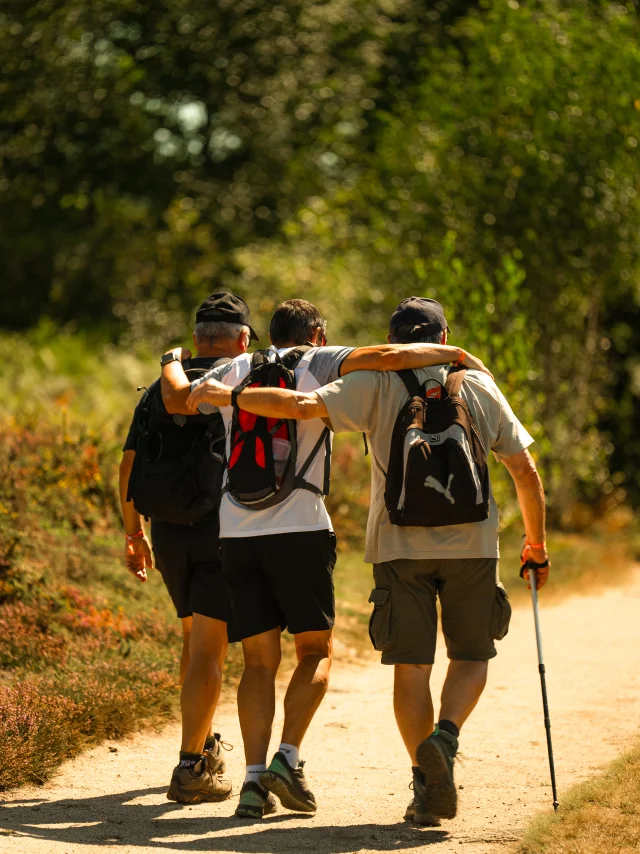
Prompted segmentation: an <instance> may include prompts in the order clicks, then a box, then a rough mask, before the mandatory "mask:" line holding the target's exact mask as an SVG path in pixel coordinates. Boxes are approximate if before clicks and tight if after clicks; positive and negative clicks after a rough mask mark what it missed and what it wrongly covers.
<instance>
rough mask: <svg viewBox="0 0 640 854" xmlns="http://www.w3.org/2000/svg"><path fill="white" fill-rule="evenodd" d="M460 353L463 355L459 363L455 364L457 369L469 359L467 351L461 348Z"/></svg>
mask: <svg viewBox="0 0 640 854" xmlns="http://www.w3.org/2000/svg"><path fill="white" fill-rule="evenodd" d="M460 352H461V353H462V355H461V356H460V358H459V359H458V360H457V361H455V362H453V366H454V367H456V368H457V367H458V365H461V364H462V363H463V362H464V360H465V359H466V358H467V352H466V350H463V349H462V347H460Z"/></svg>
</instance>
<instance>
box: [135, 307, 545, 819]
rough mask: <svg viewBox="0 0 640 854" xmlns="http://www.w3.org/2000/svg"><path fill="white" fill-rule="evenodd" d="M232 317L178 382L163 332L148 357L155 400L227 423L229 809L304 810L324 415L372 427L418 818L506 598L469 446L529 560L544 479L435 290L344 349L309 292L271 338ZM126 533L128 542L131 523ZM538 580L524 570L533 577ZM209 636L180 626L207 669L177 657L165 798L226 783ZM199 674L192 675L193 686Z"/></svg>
mask: <svg viewBox="0 0 640 854" xmlns="http://www.w3.org/2000/svg"><path fill="white" fill-rule="evenodd" d="M237 300H238V298H237V297H233V295H229V294H217V295H214V296H213V297H211V298H210V300H209V301H207V303H208V304H209V306H210V308H212V309H215V308H216V307H217V309H218V311H220V310H221V308H223V309H224V310H225V311H228V310H229V306H231V305H232V304H233V305H236V306H237V303H236V302H234V301H237ZM240 302H241V301H240ZM242 305H244V304H242ZM225 306H226V308H225ZM245 309H246V306H244V309H243V310H242V311H243V312H244V310H245ZM241 315H242V316H241V319H244V320H245V321H246V322H245V323H244V324H240V331H239V332H238V330H237V329H236V332H238V334H237V335H236V336H235V337H234V336H233V335H232V336H230V338H229V339H228V343H227V345H226V347H225V352H224V353H222V351H221V350H220V349H219V350H218V351H217V352H216V353H215V355H216V356H218V355H225V356H227V357H231V356H235V358H233V359H232V361H229V362H227V363H225V364H221V365H218V366H212V369H211V370H209V371H208V372H207V373H206V374H205V375H204V376H201V377H200V378H196V379H195V380H194V379H193V378H192V377H190V376H189V375H188V373H185V370H184V366H183V362H184V358H185V355H186V354H185V353H184V352H183V351H181V350H180V348H176V349H175V350H172V351H169V353H168V354H166V355H165V356H164V357H163V367H162V379H161V392H162V399H163V402H164V403H163V406H164V409H165V412H166V414H167V416H168V417H172V418H173V419H174V422H179V421H180V419H182V420H184V421H185V422H187V421H188V419H193V418H198V417H199V418H204V419H207V418H209V419H213V418H219V417H220V415H219V414H218V409H217V407H219V408H220V413H221V415H222V420H223V425H224V434H225V436H226V449H225V458H226V468H225V471H224V475H223V477H224V482H223V484H222V489H221V492H222V497H221V502H220V546H221V549H220V552H221V561H222V564H221V567H220V575H216V578H220V579H222V580H223V582H224V584H226V585H227V589H228V592H229V608H228V612H227V617H228V622H229V630H228V631H229V638H230V639H231V640H236V639H239V640H241V641H242V645H243V652H244V659H245V670H244V674H243V677H242V680H241V682H240V686H239V691H238V712H239V717H240V724H241V729H242V735H243V741H244V747H245V755H246V763H247V770H246V776H245V782H244V785H243V787H242V791H241V793H240V801H239V805H238V808H237V810H236V815H238V816H241V817H243V816H244V817H261V816H264V815H267V814H269V813H270V812H272V811H273V810H274V809H275V807H276V801H275V798H274V795H275V796H276V797H277V798H278V799H279V800H280V801H281V803H282V804H283V806H285V807H287V808H289V809H293V810H298V811H304V812H313V811H315V809H316V801H315V798H314V796H313V794H312V792H311V790H310V788H309V785H308V783H307V781H306V778H305V774H304V771H303V763H301V762H300V761H299V751H300V747H301V743H302V740H303V738H304V735H305V733H306V731H307V728H308V726H309V724H310V723H311V720H312V718H313V716H314V714H315V712H316V710H317V709H318V707H319V705H320V703H321V701H322V698H323V697H324V694H325V693H326V690H327V684H328V678H329V671H330V667H331V635H332V629H333V624H334V618H335V604H334V593H333V577H332V575H333V567H334V565H335V560H336V549H335V535H334V534H333V529H332V525H331V520H330V518H329V516H328V514H327V512H326V509H325V506H324V495H325V494H326V493H327V491H328V486H329V479H330V449H331V433H330V431H329V429H328V426H327V425H330V427H331V430H333V431H335V432H341V431H359V432H364V433H366V434H367V435H368V437H369V440H370V443H371V449H372V485H371V510H370V515H369V521H368V525H367V535H366V552H365V560H366V561H367V562H370V563H373V565H374V589H373V590H372V593H371V597H370V602H371V603H372V604H373V613H372V618H371V624H370V634H371V639H372V642H373V644H374V646H375V648H376V649H378V650H379V651H381V653H382V662H383V663H384V664H392V665H394V668H395V685H394V709H395V714H396V720H397V723H398V728H399V730H400V734H401V736H402V738H403V741H404V743H405V746H406V748H407V751H408V753H409V757H410V760H411V765H412V777H413V790H414V797H413V800H412V802H411V804H410V805H409V807H408V810H407V814H406V818H408V819H412V820H414V821H416V822H419V823H424V824H437V823H438V822H439V820H440V819H441V818H452V817H453V816H454V815H455V813H456V789H455V785H454V782H453V763H454V758H455V755H456V752H457V747H458V736H459V732H460V729H461V727H462V725H463V724H464V722H465V720H466V719H467V717H468V716H469V714H470V713H471V712H472V710H473V708H474V707H475V705H476V703H477V701H478V699H479V697H480V695H481V693H482V690H483V688H484V685H485V682H486V675H487V667H488V661H489V659H490V658H492V657H493V656H494V655H495V654H496V653H495V645H494V641H495V640H497V639H500V638H502V637H504V635H505V634H506V632H507V630H508V624H509V616H510V606H509V603H508V599H507V596H506V593H505V592H504V588H503V587H502V586H501V584H500V583H499V578H498V572H497V563H498V557H499V553H498V533H497V530H498V529H497V508H496V505H495V501H494V499H493V495H492V493H491V490H490V485H489V479H488V470H487V467H486V453H487V452H488V450H489V449H491V450H493V451H494V454H495V455H496V457H497V458H498V459H499V460H501V461H502V462H503V463H504V464H505V465H506V467H507V469H508V471H509V472H510V474H511V475H512V477H513V478H514V481H515V483H516V489H517V492H518V498H519V501H520V506H521V509H522V513H523V517H524V522H525V531H526V535H527V541H528V543H529V557H530V559H532V560H534V561H535V562H537V563H539V564H543V563H544V562H545V561H546V559H547V555H546V549H545V546H544V533H545V532H544V495H543V492H542V487H541V484H540V480H539V477H538V475H537V472H536V470H535V465H534V464H533V461H532V459H531V457H530V455H529V453H528V451H527V448H528V446H529V445H530V444H531V442H532V439H531V437H530V436H529V434H528V433H527V432H526V430H525V429H524V427H522V425H521V424H520V423H519V422H518V420H517V418H516V417H515V415H514V414H513V412H512V410H511V409H510V407H509V405H508V403H507V401H506V400H505V399H504V397H503V396H502V394H501V393H500V391H499V390H498V388H497V386H496V385H495V383H494V382H493V379H492V378H491V376H490V375H489V374H488V372H487V371H486V369H485V368H484V366H483V365H482V363H481V362H480V361H479V360H477V359H475V358H474V357H473V356H471V355H470V354H467V353H465V351H463V350H460V349H459V348H455V347H449V346H448V345H447V333H448V326H447V323H446V320H445V317H444V312H443V309H442V306H440V305H439V303H436V302H435V301H434V300H426V299H421V298H410V299H409V300H403V302H402V303H400V305H399V306H398V308H397V310H396V312H395V313H394V315H393V317H392V318H391V322H390V331H389V339H388V343H387V344H384V345H377V346H374V347H367V348H359V349H353V348H348V347H328V346H326V343H327V342H326V323H325V321H324V319H323V318H322V316H321V315H320V313H319V312H318V310H317V309H316V308H315V306H313V305H311V304H310V303H308V302H306V301H304V300H290V301H288V302H286V303H283V304H282V305H281V306H279V307H278V309H277V310H276V312H275V314H274V316H273V318H272V320H271V324H270V338H271V344H272V346H271V348H270V350H268V351H258V353H256V354H254V355H253V356H249V354H248V353H247V352H246V351H247V348H248V345H249V336H250V335H251V330H250V327H249V325H248V309H246V314H245V313H241ZM225 316H226V317H227V318H229V317H230V315H228V314H227V315H225ZM237 317H240V315H238V316H237ZM236 319H237V318H236ZM234 349H235V352H233V351H234ZM184 364H185V365H186V364H187V363H186V362H184ZM297 419H299V420H300V422H301V423H300V424H298V425H297V426H296V423H295V421H296V420H297ZM123 506H125V505H124V504H123ZM127 513H128V514H129V515H128V516H127ZM125 523H126V525H127V530H128V531H129V529H130V528H131V529H133V528H137V526H138V525H139V526H140V530H142V524H141V520H139V519H134V518H133V517H132V515H131V510H130V509H129V510H126V509H125ZM153 530H154V531H155V525H154V528H153ZM132 533H134V534H136V535H137V531H136V532H132ZM129 543H130V545H129V547H130V548H131V547H133V549H134V550H136V549H138V548H140V547H139V546H138V545H137V544H134V543H135V537H134V539H133V540H130V541H129ZM131 544H134V545H133V546H132V545H131ZM154 547H155V540H154ZM142 548H143V547H142ZM135 565H139V558H138V564H135ZM545 580H546V574H545V570H541V571H540V572H539V573H538V582H539V586H541V584H542V583H544V581H545ZM205 598H207V597H206V596H205ZM437 598H439V599H440V602H441V606H442V628H443V633H444V636H445V640H446V644H447V652H448V655H449V658H450V665H449V671H448V674H447V678H446V681H445V685H444V688H443V693H442V698H441V707H440V713H439V715H438V718H437V721H438V722H437V724H436V723H435V718H434V708H433V702H432V699H431V692H430V686H429V682H430V675H431V668H432V665H433V656H434V652H435V645H436V629H437V614H436V600H437ZM174 601H175V600H174ZM196 607H197V606H196ZM192 610H193V609H192ZM178 612H179V615H180V614H181V612H180V609H178ZM196 616H197V612H196V614H194V627H195V625H196V622H195V620H196ZM202 619H210V620H211V619H212V618H207V617H203V618H202ZM212 621H213V622H220V623H223V621H222V620H218V621H216V620H215V618H213V619H212ZM201 622H202V620H201V619H200V618H198V624H200V623H201ZM204 625H205V626H207V625H208V624H207V623H205V624H204ZM285 628H288V630H289V631H290V632H291V633H292V634H293V635H294V640H295V645H296V655H297V660H298V664H297V667H296V669H295V671H294V674H293V676H292V678H291V680H290V682H289V686H288V688H287V693H286V696H285V720H284V728H283V732H282V740H281V744H280V748H279V749H278V751H277V752H276V754H275V756H274V757H273V759H272V761H271V764H270V765H269V766H268V767H267V750H268V745H269V741H270V737H271V729H272V724H273V718H274V713H275V679H276V674H277V671H278V667H279V664H280V655H281V650H280V636H281V632H282V631H283V630H284V629H285ZM214 636H215V640H214V639H213V638H214ZM207 637H208V638H209V641H210V643H209V645H208V646H207V642H206V641H205V640H202V641H201V643H200V644H197V645H196V646H195V647H194V644H193V642H192V643H191V649H203V650H207V652H205V653H204V657H206V655H207V654H209V655H210V656H211V657H212V658H213V659H215V661H216V664H215V665H211V666H210V668H209V670H208V671H207V668H206V667H204V665H203V664H201V665H199V667H200V669H198V666H194V668H193V672H194V682H193V696H194V697H195V698H196V701H195V703H194V705H193V708H190V709H187V705H188V704H189V699H188V697H187V695H186V694H185V687H184V686H183V729H184V728H185V726H186V729H185V738H184V739H183V751H182V753H181V765H180V766H179V767H178V769H176V772H174V779H173V780H172V788H173V789H174V791H175V792H177V793H178V794H179V795H180V796H181V797H179V798H178V799H187V798H188V797H191V798H192V799H196V800H197V799H202V800H213V799H217V795H218V794H220V795H221V794H222V791H223V790H225V786H226V785H227V784H225V783H224V782H223V781H221V779H220V777H219V771H220V769H219V767H218V768H217V772H216V770H214V763H213V762H212V760H211V758H208V755H207V754H206V753H203V750H204V747H205V737H206V732H207V728H208V727H209V724H210V721H211V715H212V713H213V711H214V708H215V703H216V701H217V696H218V693H219V684H220V680H219V669H220V666H221V663H222V661H223V659H224V654H225V651H226V636H225V638H224V640H223V638H222V633H221V632H218V633H217V634H215V633H214V634H211V632H209V633H208V634H207ZM195 660H196V661H197V660H199V657H198V656H196V658H195ZM191 667H192V665H191V663H190V664H189V669H188V670H187V679H186V680H185V686H186V685H187V684H189V685H190V687H191V686H192V683H191V681H190V680H189V676H190V674H191ZM196 673H199V674H200V676H203V675H204V676H205V677H206V678H205V683H206V685H205V687H201V688H200V690H199V691H198V690H195V680H196V678H199V677H196V676H195V674H196ZM207 674H208V675H207ZM211 686H213V687H211ZM198 697H200V698H201V700H202V701H201V702H199V701H198ZM196 718H197V719H198V721H199V723H197V722H196ZM185 721H191V723H188V724H186V725H185ZM189 733H190V734H191V735H189ZM218 753H219V751H218ZM174 781H175V784H174ZM225 791H226V790H225ZM229 793H230V787H229Z"/></svg>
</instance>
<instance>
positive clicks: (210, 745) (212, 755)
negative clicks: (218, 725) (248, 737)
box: [203, 732, 233, 774]
mask: <svg viewBox="0 0 640 854" xmlns="http://www.w3.org/2000/svg"><path fill="white" fill-rule="evenodd" d="M223 747H224V749H225V750H233V747H232V746H231V745H230V744H227V743H226V741H222V739H221V738H220V733H219V732H216V733H214V734H213V735H208V736H207V740H206V741H205V743H204V750H203V753H204V755H205V756H206V757H207V765H208V766H209V771H211V773H212V774H224V772H225V771H226V770H227V763H226V762H225V761H224V756H223V755H222V748H223Z"/></svg>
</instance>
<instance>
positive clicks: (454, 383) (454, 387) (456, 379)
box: [445, 368, 467, 397]
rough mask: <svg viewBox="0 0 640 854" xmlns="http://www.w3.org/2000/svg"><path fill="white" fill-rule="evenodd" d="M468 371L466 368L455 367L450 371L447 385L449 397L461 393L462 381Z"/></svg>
mask: <svg viewBox="0 0 640 854" xmlns="http://www.w3.org/2000/svg"><path fill="white" fill-rule="evenodd" d="M466 373H467V371H466V369H465V368H454V369H453V370H451V371H449V376H448V377H447V383H446V385H445V388H446V390H447V394H448V395H449V397H456V396H457V395H459V394H460V389H461V388H462V383H463V382H464V378H465V375H466Z"/></svg>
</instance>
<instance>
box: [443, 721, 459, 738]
mask: <svg viewBox="0 0 640 854" xmlns="http://www.w3.org/2000/svg"><path fill="white" fill-rule="evenodd" d="M438 729H443V730H444V731H445V732H448V733H449V735H452V736H454V738H457V737H458V736H459V735H460V730H459V729H458V727H457V726H456V725H455V724H454V722H453V721H448V720H443V721H438Z"/></svg>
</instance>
